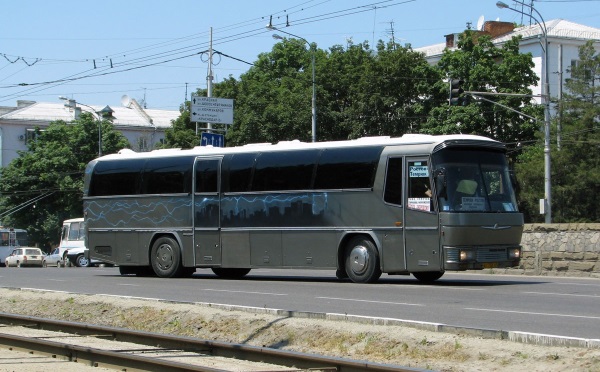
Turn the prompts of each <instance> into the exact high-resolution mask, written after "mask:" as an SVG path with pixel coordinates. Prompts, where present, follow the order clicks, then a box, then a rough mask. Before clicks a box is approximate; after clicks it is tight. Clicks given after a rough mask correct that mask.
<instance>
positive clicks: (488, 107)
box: [424, 31, 542, 144]
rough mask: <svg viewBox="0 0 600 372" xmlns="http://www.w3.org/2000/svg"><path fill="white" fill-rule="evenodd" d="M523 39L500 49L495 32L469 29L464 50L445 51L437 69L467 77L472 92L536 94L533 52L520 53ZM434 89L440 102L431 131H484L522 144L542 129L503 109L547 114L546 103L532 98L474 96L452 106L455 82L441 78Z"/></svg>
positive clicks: (429, 125)
mask: <svg viewBox="0 0 600 372" xmlns="http://www.w3.org/2000/svg"><path fill="white" fill-rule="evenodd" d="M519 40H520V39H519V38H516V37H515V38H513V39H512V40H510V41H508V42H506V43H505V44H504V45H503V46H502V47H501V48H499V47H496V46H494V44H493V43H492V42H491V40H490V38H489V36H480V37H477V34H475V33H473V32H472V31H466V32H465V33H464V34H463V35H461V38H460V41H459V43H458V49H456V50H449V49H447V50H445V51H444V54H443V56H442V58H441V60H440V62H439V63H438V65H437V68H438V69H439V73H440V75H441V76H445V77H447V78H448V79H452V78H455V79H456V78H460V79H463V80H464V81H465V84H464V86H463V87H464V89H465V90H466V91H472V92H493V93H518V94H531V91H530V89H529V86H531V85H535V84H537V77H536V76H535V74H534V73H533V72H532V67H533V62H532V59H531V54H521V53H520V52H519ZM434 93H435V97H436V98H437V100H438V102H439V104H438V105H437V107H434V108H433V109H432V110H431V111H430V112H429V117H428V118H427V123H426V124H425V126H424V132H426V133H431V134H454V133H463V134H478V135H482V136H486V137H490V138H494V139H496V140H498V141H502V142H505V143H509V144H517V143H521V142H525V141H530V140H532V139H533V138H534V136H535V133H536V131H537V130H538V129H539V124H537V123H536V122H535V121H531V120H527V119H526V120H523V118H522V117H521V116H519V114H518V113H515V112H513V111H510V110H508V109H506V108H504V107H502V106H508V107H511V108H516V109H518V110H519V111H521V112H523V113H525V114H527V115H530V116H534V117H540V118H541V113H542V110H541V107H536V106H534V105H532V103H531V99H530V98H528V97H515V96H500V95H499V96H485V97H484V98H486V99H488V100H491V101H494V102H497V103H498V104H494V103H492V102H488V101H485V100H475V99H470V102H469V104H467V105H463V106H450V105H448V103H447V100H448V97H449V85H448V82H444V81H442V80H441V79H440V80H439V81H438V82H437V83H436V84H435V91H434Z"/></svg>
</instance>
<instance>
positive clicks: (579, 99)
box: [516, 41, 600, 222]
mask: <svg viewBox="0 0 600 372" xmlns="http://www.w3.org/2000/svg"><path fill="white" fill-rule="evenodd" d="M569 72H570V73H571V77H570V78H569V79H567V80H566V83H565V90H566V91H565V93H564V94H563V99H562V102H559V107H560V111H561V112H562V114H561V118H560V120H561V127H562V131H561V138H562V141H561V142H562V145H561V148H560V150H559V149H558V148H557V147H556V146H552V151H551V159H552V174H551V182H552V200H551V202H552V219H553V221H554V222H597V221H598V220H600V196H599V195H598V193H597V192H596V190H598V189H599V188H600V151H599V150H600V133H599V131H598V129H599V123H600V106H599V105H598V103H599V101H600V86H599V85H598V84H597V81H600V54H597V53H596V51H595V49H594V44H593V42H592V41H589V42H588V43H587V44H585V45H583V46H582V47H580V49H579V60H578V62H577V64H576V65H575V66H574V67H572V69H571V70H570V71H569ZM543 156H544V153H543V145H542V142H541V140H540V141H539V142H538V144H537V145H536V146H532V147H530V148H529V149H528V150H527V151H525V152H524V153H523V154H522V155H521V156H520V157H519V161H518V164H517V168H516V169H517V177H518V180H519V184H520V186H521V187H520V189H521V190H522V193H521V198H520V199H521V200H522V209H523V211H524V212H525V213H526V216H527V217H528V220H529V221H539V220H540V217H539V216H540V215H539V214H537V208H538V199H540V195H542V190H543V189H544V185H543V181H544V175H543V173H542V171H543ZM588 191H591V192H588Z"/></svg>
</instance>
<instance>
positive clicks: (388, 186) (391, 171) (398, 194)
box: [383, 158, 403, 205]
mask: <svg viewBox="0 0 600 372" xmlns="http://www.w3.org/2000/svg"><path fill="white" fill-rule="evenodd" d="M402 160H403V159H402V158H389V159H388V164H387V170H386V173H385V190H384V192H383V200H384V201H385V202H386V203H390V204H397V205H402Z"/></svg>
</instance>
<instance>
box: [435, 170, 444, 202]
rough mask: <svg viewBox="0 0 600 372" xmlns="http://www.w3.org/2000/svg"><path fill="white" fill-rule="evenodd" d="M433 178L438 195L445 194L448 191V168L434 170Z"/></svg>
mask: <svg viewBox="0 0 600 372" xmlns="http://www.w3.org/2000/svg"><path fill="white" fill-rule="evenodd" d="M433 179H434V182H435V189H436V191H437V193H438V195H439V196H441V195H443V194H444V193H445V191H446V169H444V168H440V169H436V170H435V171H433Z"/></svg>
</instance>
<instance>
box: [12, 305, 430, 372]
mask: <svg viewBox="0 0 600 372" xmlns="http://www.w3.org/2000/svg"><path fill="white" fill-rule="evenodd" d="M0 324H5V325H11V326H22V327H28V328H32V329H38V330H45V331H53V332H63V333H69V334H76V335H78V336H87V337H95V338H100V339H105V340H111V341H119V342H128V343H133V344H137V345H144V346H147V347H155V348H158V349H160V350H170V351H173V350H178V351H184V352H192V353H198V354H202V355H208V356H212V357H223V358H230V359H235V360H237V361H240V360H243V361H249V362H260V363H268V364H273V365H277V366H284V367H289V368H293V369H295V370H318V371H339V372H405V371H406V372H417V371H419V372H422V371H425V370H423V369H417V368H410V367H402V366H395V365H389V364H379V363H371V362H367V361H358V360H352V359H344V358H337V357H327V356H321V355H315V354H306V353H299V352H293V351H285V350H277V349H272V348H267V347H258V346H251V345H243V344H233V343H226V342H219V341H210V340H200V339H197V338H192V337H183V336H173V335H165V334H159V333H153V332H142V331H135V330H129V329H124V328H116V327H106V326H99V325H92V324H84V323H77V322H71V321H62V320H54V319H45V318H38V317H32V316H23V315H17V314H9V313H2V312H0ZM0 345H2V346H4V347H7V348H19V349H25V350H33V351H36V352H39V353H43V354H47V355H59V356H62V357H63V358H66V359H68V360H73V361H77V362H80V363H87V364H88V365H90V366H94V367H105V368H116V369H121V370H127V371H131V370H141V371H165V370H169V371H206V372H216V371H225V370H226V369H218V368H212V367H206V366H199V365H193V364H186V363H181V362H176V361H172V360H168V359H160V358H158V357H146V356H141V355H138V354H131V353H126V352H124V351H126V350H123V351H114V350H104V349H97V348H93V347H88V346H85V347H84V346H77V345H72V344H68V343H63V342H56V341H50V340H46V339H42V338H39V337H23V336H16V335H10V334H5V333H0Z"/></svg>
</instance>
